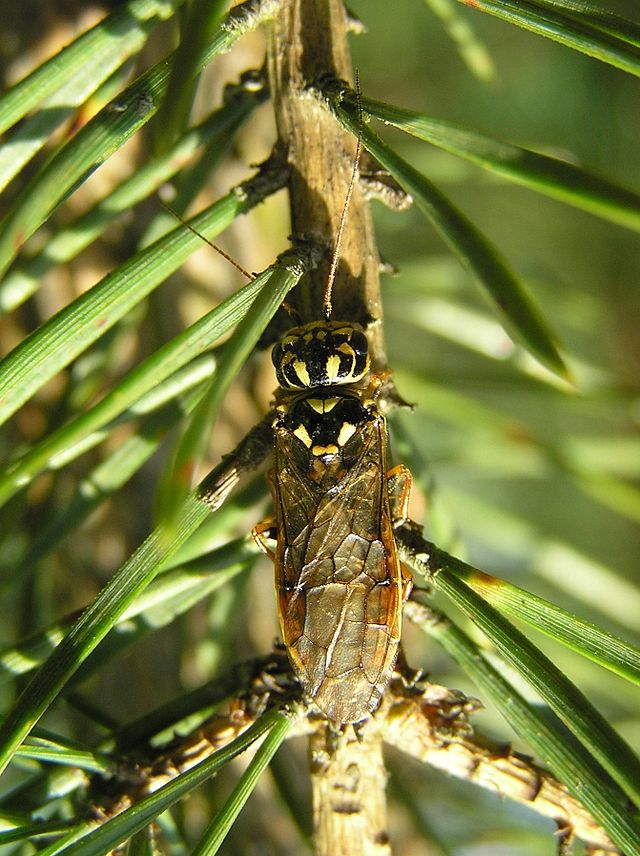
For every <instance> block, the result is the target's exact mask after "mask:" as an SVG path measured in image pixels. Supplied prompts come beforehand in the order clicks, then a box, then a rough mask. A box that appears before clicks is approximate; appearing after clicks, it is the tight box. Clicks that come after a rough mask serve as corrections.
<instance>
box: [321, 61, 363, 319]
mask: <svg viewBox="0 0 640 856" xmlns="http://www.w3.org/2000/svg"><path fill="white" fill-rule="evenodd" d="M355 85H356V97H357V103H358V143H357V145H356V154H355V157H354V159H353V169H352V171H351V179H350V181H349V188H348V190H347V195H346V197H345V200H344V205H343V206H342V214H341V216H340V225H339V226H338V234H337V235H336V242H335V246H334V249H333V255H332V256H331V266H330V267H329V276H328V277H327V284H326V286H325V289H324V297H323V299H322V306H323V309H324V317H325V318H326V320H327V321H328V320H329V319H330V318H331V312H332V304H331V294H332V291H333V283H334V281H335V278H336V270H337V269H338V257H339V255H340V245H341V243H342V234H343V232H344V227H345V224H346V222H347V211H348V210H349V203H350V202H351V197H352V196H353V188H354V185H355V183H356V178H357V176H358V168H359V166H360V155H361V154H362V101H361V96H360V75H359V73H358V69H357V68H356V70H355Z"/></svg>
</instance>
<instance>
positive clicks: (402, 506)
mask: <svg viewBox="0 0 640 856" xmlns="http://www.w3.org/2000/svg"><path fill="white" fill-rule="evenodd" d="M412 486H413V476H412V475H411V472H410V470H409V468H408V467H406V466H405V465H404V464H398V466H397V467H393V469H390V470H389V472H388V473H387V490H388V492H389V503H390V505H391V519H392V521H393V525H394V527H395V526H398V525H400V524H401V523H404V521H405V520H408V519H409V498H410V497H411V488H412Z"/></svg>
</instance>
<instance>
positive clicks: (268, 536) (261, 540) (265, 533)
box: [251, 517, 277, 562]
mask: <svg viewBox="0 0 640 856" xmlns="http://www.w3.org/2000/svg"><path fill="white" fill-rule="evenodd" d="M251 535H252V536H253V540H254V541H255V542H256V544H257V545H258V547H260V549H261V550H262V552H263V553H264V554H265V556H268V557H269V558H270V559H271V561H272V562H275V560H276V554H275V550H273V548H272V547H271V542H273V541H275V540H276V537H277V529H276V521H275V517H268V518H267V519H266V520H263V521H262V522H261V523H258V525H257V526H254V527H253V529H252V530H251Z"/></svg>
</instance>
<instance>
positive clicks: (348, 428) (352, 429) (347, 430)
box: [338, 422, 357, 446]
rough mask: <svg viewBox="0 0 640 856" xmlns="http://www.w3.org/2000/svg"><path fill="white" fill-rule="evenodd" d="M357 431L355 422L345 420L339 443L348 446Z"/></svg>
mask: <svg viewBox="0 0 640 856" xmlns="http://www.w3.org/2000/svg"><path fill="white" fill-rule="evenodd" d="M356 431H357V428H356V426H355V425H354V424H353V422H343V423H342V427H341V428H340V433H339V434H338V445H339V446H346V444H347V443H348V442H349V440H350V439H351V438H352V437H353V435H354V434H355V433H356Z"/></svg>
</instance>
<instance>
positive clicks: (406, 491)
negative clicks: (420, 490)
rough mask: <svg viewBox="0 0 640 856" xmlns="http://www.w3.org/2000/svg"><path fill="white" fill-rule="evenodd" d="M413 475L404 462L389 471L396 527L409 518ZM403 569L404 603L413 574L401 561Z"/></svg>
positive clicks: (392, 511) (390, 496) (388, 489)
mask: <svg viewBox="0 0 640 856" xmlns="http://www.w3.org/2000/svg"><path fill="white" fill-rule="evenodd" d="M412 485H413V476H412V475H411V472H410V471H409V468H408V467H406V466H405V465H404V464H398V466H397V467H393V468H392V469H390V470H389V472H388V473H387V491H388V493H389V504H390V506H391V520H392V523H393V526H394V529H395V527H397V526H402V525H403V524H404V523H406V521H407V520H408V519H409V498H410V496H411V486H412ZM400 568H401V570H402V602H403V603H404V602H405V601H406V600H407V599H408V597H409V595H410V594H411V589H412V588H413V575H412V573H411V571H410V570H409V569H408V568H407V566H406V565H405V564H403V563H402V562H401V563H400Z"/></svg>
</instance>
